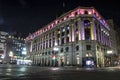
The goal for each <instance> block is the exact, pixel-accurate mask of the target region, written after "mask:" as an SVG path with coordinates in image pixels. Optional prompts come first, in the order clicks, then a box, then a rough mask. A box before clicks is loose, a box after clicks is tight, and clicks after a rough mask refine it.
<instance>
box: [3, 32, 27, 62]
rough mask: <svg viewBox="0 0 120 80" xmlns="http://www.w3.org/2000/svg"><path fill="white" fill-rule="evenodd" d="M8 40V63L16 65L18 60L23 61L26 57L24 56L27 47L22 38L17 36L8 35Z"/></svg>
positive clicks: (6, 57)
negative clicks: (24, 49)
mask: <svg viewBox="0 0 120 80" xmlns="http://www.w3.org/2000/svg"><path fill="white" fill-rule="evenodd" d="M6 38H7V40H6V43H7V44H6V56H5V59H6V62H7V63H14V64H16V61H17V60H18V59H21V58H23V57H24V55H23V54H22V51H23V48H24V47H26V46H25V40H24V38H22V37H18V36H15V35H11V34H9V35H7V37H6Z"/></svg>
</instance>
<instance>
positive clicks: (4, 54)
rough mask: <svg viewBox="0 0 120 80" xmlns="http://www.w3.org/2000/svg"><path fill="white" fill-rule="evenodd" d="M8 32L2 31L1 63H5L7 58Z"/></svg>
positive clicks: (0, 35)
mask: <svg viewBox="0 0 120 80" xmlns="http://www.w3.org/2000/svg"><path fill="white" fill-rule="evenodd" d="M7 34H8V33H7V32H4V31H0V63H3V62H4V57H5V56H6V36H7Z"/></svg>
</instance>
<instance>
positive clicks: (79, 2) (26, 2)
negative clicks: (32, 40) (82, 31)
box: [0, 0, 120, 37]
mask: <svg viewBox="0 0 120 80" xmlns="http://www.w3.org/2000/svg"><path fill="white" fill-rule="evenodd" d="M63 3H64V7H63ZM117 3H119V2H117V0H0V31H1V30H3V31H8V32H12V31H13V32H17V33H18V34H21V35H22V36H23V37H26V36H27V35H28V34H29V33H33V32H34V31H36V30H38V29H40V28H41V27H42V26H44V25H46V24H48V23H50V22H51V21H53V20H54V19H55V18H56V16H60V15H61V14H63V13H64V12H67V11H69V10H71V9H74V8H76V7H78V6H86V7H87V6H88V7H89V6H90V7H91V6H93V7H95V8H96V9H97V10H98V11H99V12H100V13H101V15H102V16H103V17H104V18H105V19H109V18H113V19H114V22H115V23H116V24H118V25H119V26H120V22H119V21H120V8H119V5H118V4H117Z"/></svg>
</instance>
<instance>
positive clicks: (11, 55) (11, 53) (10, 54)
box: [9, 51, 13, 63]
mask: <svg viewBox="0 0 120 80" xmlns="http://www.w3.org/2000/svg"><path fill="white" fill-rule="evenodd" d="M9 56H10V61H11V63H12V57H13V52H12V51H10V53H9Z"/></svg>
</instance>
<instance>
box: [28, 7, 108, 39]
mask: <svg viewBox="0 0 120 80" xmlns="http://www.w3.org/2000/svg"><path fill="white" fill-rule="evenodd" d="M85 10H87V11H88V14H90V15H91V14H93V13H95V14H94V16H95V17H96V18H97V19H99V20H100V21H101V23H102V24H103V25H105V27H106V28H107V29H109V26H108V24H107V23H106V22H105V21H102V20H101V16H100V15H99V14H98V12H97V11H96V10H95V9H94V8H93V9H89V10H88V9H81V8H78V9H76V10H74V11H72V12H71V13H69V14H67V15H65V16H64V17H62V18H61V19H59V20H55V21H54V22H52V23H51V24H49V25H48V26H47V28H46V29H45V28H43V29H41V30H39V31H37V32H35V33H33V35H29V36H28V37H27V38H26V40H29V39H33V38H34V37H36V36H38V35H40V34H42V33H43V32H46V31H47V30H50V29H51V28H53V27H54V25H57V24H58V23H60V22H62V19H63V21H64V20H66V19H67V18H69V17H75V16H76V15H78V14H82V15H83V14H84V11H85ZM75 13H76V15H75ZM31 36H32V37H31ZM82 40H84V34H83V35H82Z"/></svg>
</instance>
